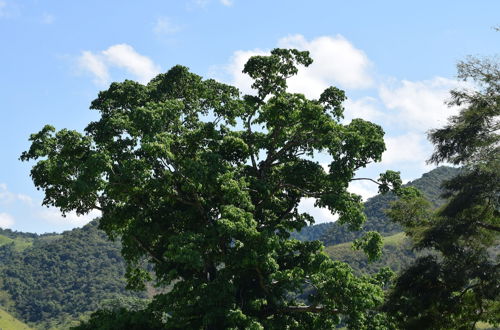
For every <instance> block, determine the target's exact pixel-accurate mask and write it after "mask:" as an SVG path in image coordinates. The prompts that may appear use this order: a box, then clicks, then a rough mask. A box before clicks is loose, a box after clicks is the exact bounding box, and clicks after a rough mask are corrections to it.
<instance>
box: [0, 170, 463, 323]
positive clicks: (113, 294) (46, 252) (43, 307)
mask: <svg viewBox="0 0 500 330" xmlns="http://www.w3.org/2000/svg"><path fill="white" fill-rule="evenodd" d="M457 172H458V170H457V169H454V168H449V167H439V168H437V169H435V170H433V171H431V172H429V173H427V174H424V175H423V177H422V178H420V179H418V180H415V181H413V182H411V183H409V184H411V185H413V186H416V187H418V188H419V189H421V190H422V191H423V192H424V194H425V195H426V196H427V197H428V198H429V199H430V200H431V201H432V202H433V203H434V204H435V205H439V204H440V203H441V202H442V201H441V200H440V199H439V195H440V193H441V190H440V189H439V185H440V183H441V182H442V181H443V180H446V179H448V178H450V177H452V176H454V175H455V174H456V173H457ZM393 199H394V196H392V195H390V194H387V195H383V196H380V195H379V196H376V197H373V198H370V199H369V200H368V201H367V202H366V204H365V211H366V214H367V216H368V221H367V223H366V225H365V230H379V231H381V232H382V234H383V235H384V236H389V235H392V234H394V233H397V232H399V231H400V228H399V227H397V226H395V225H394V224H392V223H391V222H390V221H388V219H387V218H386V216H385V214H384V212H383V210H384V209H385V208H387V206H388V203H389V202H390V201H391V200H393ZM97 225H98V223H97V221H93V222H91V223H89V224H88V225H86V226H84V227H83V228H80V229H74V230H72V231H68V232H65V233H63V234H46V235H36V234H29V233H21V232H14V231H11V230H1V229H0V308H2V309H4V310H7V311H8V312H9V313H11V314H12V315H13V316H15V317H17V318H18V319H20V320H22V321H24V322H27V323H28V324H29V325H30V326H32V327H33V328H37V329H67V328H68V327H69V325H70V324H71V323H72V322H75V320H78V318H80V317H81V316H82V315H88V314H89V312H91V311H94V310H96V309H97V308H99V307H100V306H103V304H106V303H108V304H112V301H120V302H121V303H124V302H125V303H126V302H127V301H131V300H134V299H135V298H143V297H145V294H142V293H134V292H130V291H127V290H125V279H124V273H125V264H124V261H123V258H122V257H121V254H120V244H119V243H117V242H111V241H109V240H108V239H107V238H106V235H105V234H104V233H103V232H102V231H100V230H99V229H98V228H97ZM358 235H359V233H351V232H349V231H348V230H346V229H345V228H343V227H341V226H339V225H337V224H335V223H326V224H319V225H315V226H310V227H307V228H304V229H303V230H302V231H301V232H300V233H295V234H294V236H295V237H298V238H301V239H307V240H313V239H321V240H323V242H324V243H325V245H326V246H329V245H334V244H337V243H343V242H348V241H352V240H353V239H354V238H356V237H357V236H358ZM400 236H401V235H400ZM400 236H395V237H397V238H398V240H397V242H398V244H399V242H400V241H402V236H401V237H400ZM391 240H392V241H395V240H394V238H391ZM393 245H394V246H399V245H397V244H393ZM393 245H391V244H389V245H388V248H387V249H389V250H390V249H391V248H393ZM393 249H394V248H393ZM389 250H388V251H389ZM346 251H348V252H346ZM391 251H392V250H391ZM391 251H389V252H391ZM397 251H399V252H398V253H396V254H394V253H392V254H389V253H387V256H385V258H386V259H388V260H389V259H391V258H392V259H397V260H394V262H393V263H394V264H397V265H400V264H401V265H403V264H404V262H402V261H401V260H403V259H405V258H406V259H408V258H410V257H411V256H407V255H406V254H405V253H406V252H405V251H406V250H405V249H404V246H402V247H401V248H398V249H397ZM327 252H328V253H329V254H330V255H331V256H332V257H333V258H335V259H338V260H345V261H348V262H350V263H353V262H354V264H353V267H355V269H357V268H360V267H365V266H366V262H365V260H364V259H363V257H357V256H353V255H352V253H351V250H350V245H349V247H348V248H347V247H344V246H343V245H342V246H339V247H335V248H334V247H329V248H328V249H327ZM356 258H357V259H356ZM392 259H391V260H392ZM399 259H401V260H399ZM386 261H387V260H386ZM386 261H384V262H386ZM386 263H387V262H386ZM373 267H377V265H375V266H373ZM393 268H394V267H393ZM397 269H398V267H395V270H397ZM73 324H74V323H73Z"/></svg>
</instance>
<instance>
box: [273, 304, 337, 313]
mask: <svg viewBox="0 0 500 330" xmlns="http://www.w3.org/2000/svg"><path fill="white" fill-rule="evenodd" d="M279 311H280V312H286V313H290V312H291V313H331V314H338V313H340V312H339V310H338V309H336V308H332V309H330V308H326V307H322V306H317V305H310V306H285V307H282V308H280V309H279Z"/></svg>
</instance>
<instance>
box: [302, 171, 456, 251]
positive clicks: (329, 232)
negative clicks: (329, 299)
mask: <svg viewBox="0 0 500 330" xmlns="http://www.w3.org/2000/svg"><path fill="white" fill-rule="evenodd" d="M458 173H459V170H458V169H457V168H453V167H446V166H442V167H438V168H436V169H434V170H432V171H430V172H428V173H425V174H424V175H423V176H422V177H421V178H419V179H416V180H414V181H411V182H409V183H408V184H407V185H409V186H413V187H416V188H418V189H419V190H421V191H422V193H423V194H424V196H425V197H426V198H427V199H428V200H429V201H430V202H431V203H432V204H433V205H434V206H435V207H438V206H439V205H442V204H443V202H444V201H443V199H441V197H440V195H441V193H442V190H441V189H440V185H441V183H442V182H443V181H445V180H448V179H451V178H452V177H454V176H455V175H457V174H458ZM395 199H396V197H395V196H394V194H392V193H388V194H385V195H377V196H374V197H372V198H369V199H368V200H367V201H366V203H365V214H366V217H367V221H366V222H365V224H364V226H363V229H362V230H361V231H357V232H356V231H354V232H353V231H350V230H349V229H348V228H347V227H346V226H342V225H340V224H339V223H336V222H329V223H323V224H318V225H313V226H308V227H305V228H303V229H302V230H301V231H300V232H295V233H293V234H292V237H294V238H297V239H299V240H304V241H311V240H320V241H322V242H323V244H324V245H325V246H329V245H336V244H340V243H345V242H350V241H353V240H355V239H357V238H359V237H361V236H362V234H363V233H364V232H366V231H370V230H375V231H378V232H379V233H380V234H381V235H383V236H390V235H394V234H397V233H399V232H402V229H401V226H399V225H398V224H396V223H393V222H391V220H390V219H389V218H388V217H387V216H386V214H385V209H387V207H388V206H389V205H390V203H391V202H392V201H394V200H395Z"/></svg>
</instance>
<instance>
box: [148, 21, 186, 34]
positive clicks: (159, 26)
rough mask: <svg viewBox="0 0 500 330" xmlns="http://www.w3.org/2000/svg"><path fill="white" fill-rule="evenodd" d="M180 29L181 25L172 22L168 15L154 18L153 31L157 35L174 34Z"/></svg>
mask: <svg viewBox="0 0 500 330" xmlns="http://www.w3.org/2000/svg"><path fill="white" fill-rule="evenodd" d="M180 30H181V27H180V26H179V25H177V24H175V23H173V22H172V20H171V19H170V18H168V17H160V18H158V19H157V20H156V22H155V25H154V27H153V32H154V33H155V34H157V35H166V34H174V33H177V32H179V31H180Z"/></svg>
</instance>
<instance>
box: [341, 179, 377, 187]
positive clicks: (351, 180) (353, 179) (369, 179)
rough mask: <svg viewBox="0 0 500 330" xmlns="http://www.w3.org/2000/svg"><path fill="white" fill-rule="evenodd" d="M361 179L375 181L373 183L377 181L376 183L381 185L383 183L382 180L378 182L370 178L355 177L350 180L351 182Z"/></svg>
mask: <svg viewBox="0 0 500 330" xmlns="http://www.w3.org/2000/svg"><path fill="white" fill-rule="evenodd" d="M359 180H368V181H371V182H373V183H375V184H377V185H379V186H380V185H382V184H381V183H380V182H378V181H376V180H373V179H370V178H354V179H351V180H349V182H351V181H359Z"/></svg>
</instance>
